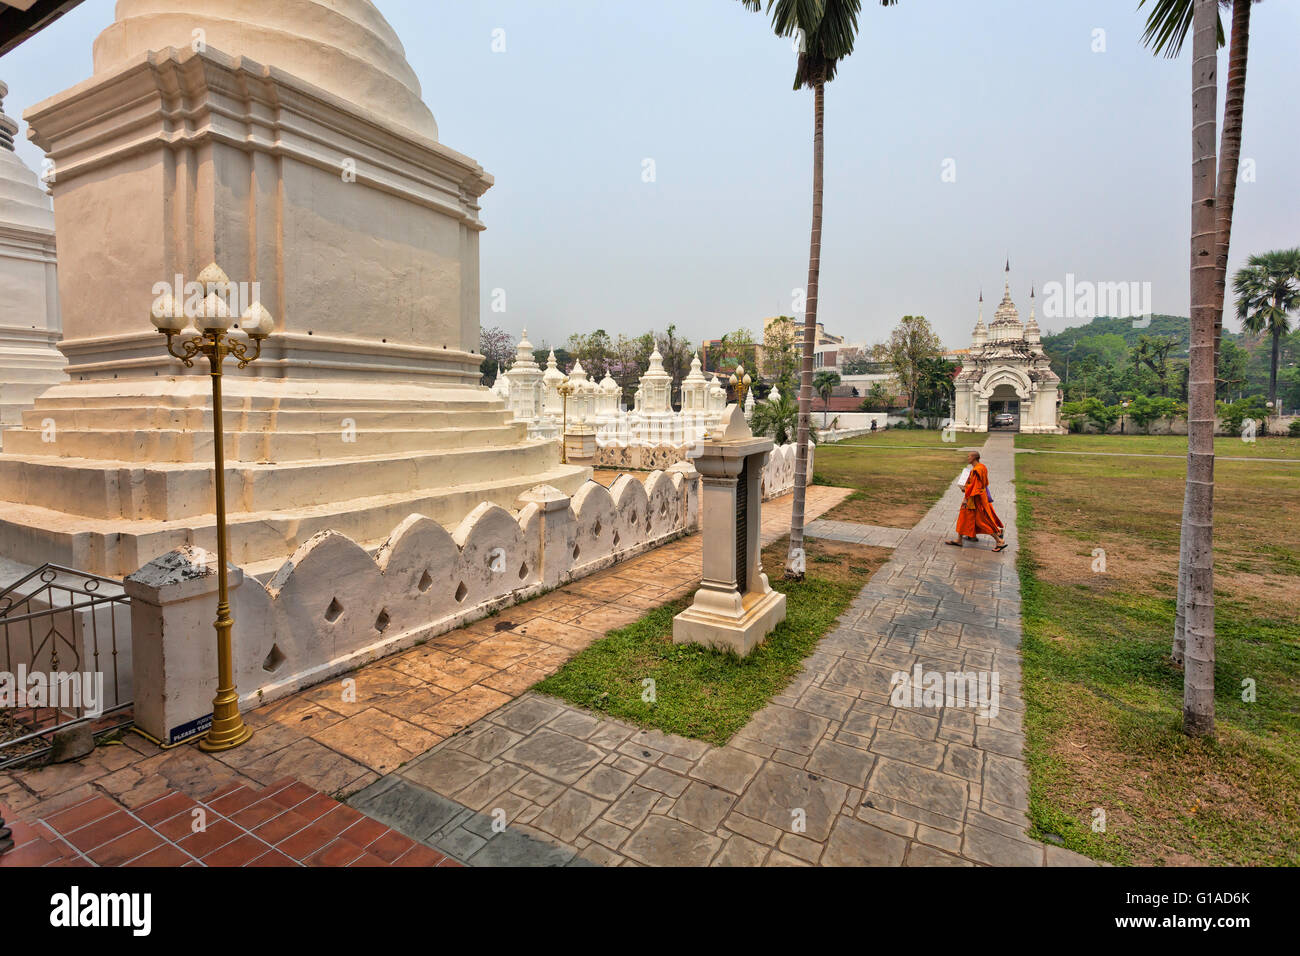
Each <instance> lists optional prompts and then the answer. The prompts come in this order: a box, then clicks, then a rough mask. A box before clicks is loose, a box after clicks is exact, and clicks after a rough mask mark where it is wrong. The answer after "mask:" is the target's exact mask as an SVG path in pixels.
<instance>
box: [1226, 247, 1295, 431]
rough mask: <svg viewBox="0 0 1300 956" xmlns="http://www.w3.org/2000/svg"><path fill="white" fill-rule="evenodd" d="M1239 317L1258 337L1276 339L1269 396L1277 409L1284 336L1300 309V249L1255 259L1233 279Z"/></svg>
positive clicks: (1265, 254)
mask: <svg viewBox="0 0 1300 956" xmlns="http://www.w3.org/2000/svg"><path fill="white" fill-rule="evenodd" d="M1232 289H1233V292H1234V293H1235V294H1236V297H1237V318H1239V319H1241V324H1242V326H1243V327H1244V328H1245V329H1246V330H1247V331H1249V332H1253V333H1254V334H1256V335H1259V334H1261V333H1264V332H1267V333H1268V334H1269V335H1270V336H1271V337H1272V340H1273V342H1272V344H1273V348H1272V353H1271V358H1270V361H1269V373H1268V397H1269V401H1271V402H1272V403H1273V407H1274V408H1277V407H1278V405H1277V369H1278V361H1279V358H1280V355H1281V348H1282V337H1283V336H1285V335H1287V334H1288V333H1290V331H1291V319H1290V313H1292V312H1294V311H1295V310H1296V309H1297V308H1300V248H1297V249H1280V250H1276V251H1274V252H1265V253H1263V254H1261V255H1255V256H1251V257H1250V259H1248V260H1247V262H1246V266H1245V267H1244V268H1242V269H1238V270H1237V274H1236V275H1235V276H1234V277H1233V280H1232Z"/></svg>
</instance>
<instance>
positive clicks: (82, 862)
mask: <svg viewBox="0 0 1300 956" xmlns="http://www.w3.org/2000/svg"><path fill="white" fill-rule="evenodd" d="M45 865H46V866H47V867H50V866H77V867H81V866H94V865H95V864H93V863H91V862H90V861H89V860H87V859H85V858H84V857H80V856H78V857H73V858H71V859H67V860H55V861H54V862H53V863H47V864H45Z"/></svg>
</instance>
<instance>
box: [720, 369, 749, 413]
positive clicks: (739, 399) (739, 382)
mask: <svg viewBox="0 0 1300 956" xmlns="http://www.w3.org/2000/svg"><path fill="white" fill-rule="evenodd" d="M727 381H729V382H730V383H731V387H732V388H734V389H735V390H736V404H737V405H739V406H740V407H741V408H744V407H745V393H746V392H747V391H749V386H751V385H753V384H754V379H753V378H751V377H750V374H749V373H748V372H746V371H745V366H743V365H737V366H736V370H735V371H734V372H732V373H731V377H730V378H728V379H727Z"/></svg>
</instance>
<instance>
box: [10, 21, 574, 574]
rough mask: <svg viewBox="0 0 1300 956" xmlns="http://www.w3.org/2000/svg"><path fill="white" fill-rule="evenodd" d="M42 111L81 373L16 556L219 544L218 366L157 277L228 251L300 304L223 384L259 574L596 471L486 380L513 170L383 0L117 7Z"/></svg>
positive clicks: (31, 440)
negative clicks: (474, 147)
mask: <svg viewBox="0 0 1300 956" xmlns="http://www.w3.org/2000/svg"><path fill="white" fill-rule="evenodd" d="M178 109H179V110H180V112H178ZM26 118H27V120H28V123H29V124H30V126H31V130H32V138H33V140H34V141H35V142H36V144H37V145H38V146H40V147H41V148H42V149H44V150H45V151H46V152H47V153H48V154H50V155H51V156H52V158H53V159H54V162H55V164H56V168H57V173H58V174H57V177H56V179H55V181H54V182H53V184H52V192H53V197H54V216H55V221H56V223H57V226H58V231H59V292H60V300H61V303H62V316H63V326H64V341H63V344H62V346H61V348H62V350H63V353H64V354H65V355H66V356H67V359H68V374H69V376H70V381H69V382H67V383H66V384H62V385H57V386H55V387H54V388H53V389H51V390H50V391H49V392H48V393H46V394H45V395H44V396H43V397H42V398H41V399H40V400H39V401H38V404H37V407H36V410H35V413H34V415H29V416H28V418H27V421H28V423H29V424H28V427H25V428H23V429H21V430H14V431H11V432H10V433H9V434H8V435H7V436H6V439H5V451H4V454H3V455H0V554H3V555H4V556H6V557H9V558H12V559H15V560H18V561H22V562H26V563H29V564H38V563H41V562H43V561H57V562H60V563H63V564H68V565H71V566H74V567H79V568H84V569H86V570H89V571H94V572H99V573H103V574H108V575H122V574H126V573H129V572H131V571H133V570H135V569H136V568H138V567H140V566H141V565H142V564H144V563H145V562H147V561H149V560H150V559H151V558H153V557H155V556H157V555H159V554H162V553H164V552H166V551H169V550H171V549H172V548H175V547H178V546H183V545H194V546H198V547H201V548H207V549H213V548H214V547H215V535H214V530H213V519H212V509H213V499H212V464H211V460H212V451H211V440H212V421H211V399H210V385H209V383H208V380H207V379H208V376H207V374H206V373H205V371H204V369H203V368H202V367H200V364H199V363H196V364H195V367H194V368H193V369H183V368H181V367H180V366H179V365H178V364H177V363H176V362H175V360H173V359H172V358H171V357H170V356H168V355H167V354H166V352H165V350H164V348H163V343H162V342H161V341H160V337H159V336H158V334H157V333H156V332H155V331H154V329H153V327H152V325H151V323H150V321H149V314H150V307H151V303H152V302H153V300H154V299H155V297H157V296H158V295H159V286H160V285H161V286H162V287H163V288H166V287H168V286H172V285H173V284H174V283H175V282H176V277H178V276H179V277H181V282H184V281H186V280H192V279H194V278H196V277H197V276H198V274H199V273H200V271H201V270H202V269H203V268H204V267H205V266H207V265H208V264H209V263H213V262H216V263H218V264H219V265H220V266H221V267H222V268H223V269H224V270H225V272H226V273H227V274H228V275H229V276H230V278H231V279H232V280H233V281H234V282H235V283H246V285H244V286H239V287H238V292H239V293H240V297H241V300H242V299H247V300H248V301H252V300H258V301H261V302H262V303H263V304H264V305H265V306H266V307H267V309H268V310H269V311H270V312H271V314H273V315H274V316H276V319H277V327H276V328H275V330H274V332H273V334H272V335H271V337H270V338H269V339H268V340H267V342H266V343H265V346H264V348H263V350H262V357H261V359H260V360H259V361H258V362H256V363H254V364H253V365H250V366H249V367H248V368H246V369H244V370H236V369H234V368H233V366H231V367H230V368H228V370H227V372H226V376H225V385H224V390H225V395H226V404H225V423H226V435H227V440H226V461H227V475H226V484H227V489H228V496H229V505H230V557H231V560H232V561H233V562H235V563H237V564H240V565H242V566H244V568H245V570H247V571H249V572H250V573H252V574H254V575H258V576H259V577H260V576H262V575H264V574H268V575H269V574H270V573H273V572H274V570H275V568H276V567H277V566H278V564H279V563H280V562H282V561H283V560H284V559H285V558H286V557H287V556H288V555H289V554H290V553H292V552H293V551H294V549H295V548H297V547H298V546H299V545H300V544H302V543H303V542H304V541H306V540H308V539H309V538H311V537H312V535H314V534H316V533H318V532H323V531H326V530H333V531H338V532H340V533H343V534H346V535H348V536H349V537H350V538H351V539H352V540H354V541H356V542H357V543H359V544H360V545H362V546H363V547H365V548H367V549H374V548H377V547H379V546H380V545H381V544H382V542H383V541H384V540H385V538H386V537H387V535H388V534H389V532H390V531H391V529H392V528H393V527H394V526H396V525H397V524H398V523H399V522H401V521H402V520H404V519H405V518H406V517H407V516H408V515H410V514H412V513H419V514H423V515H427V516H429V517H430V518H432V519H433V520H435V521H437V522H440V523H442V524H444V525H454V524H455V523H456V522H459V521H460V520H461V519H462V518H463V517H464V516H465V515H466V514H467V513H469V512H470V511H471V510H473V509H474V508H475V507H476V506H477V505H478V504H479V503H480V502H482V501H484V500H487V501H491V502H495V503H497V504H500V505H503V506H506V507H513V506H514V505H515V503H516V501H517V499H518V496H519V495H520V494H521V493H522V492H524V491H525V490H527V489H529V488H532V487H533V486H535V485H538V484H543V483H544V484H549V485H551V486H553V487H555V488H557V489H559V490H560V491H562V492H564V493H568V494H572V493H573V492H575V491H577V490H578V488H579V487H580V486H581V485H582V483H583V482H585V481H586V480H587V478H588V476H589V475H590V470H589V469H587V468H583V467H578V466H573V465H564V464H561V462H560V459H559V447H558V445H557V444H556V443H554V442H542V441H535V440H531V439H529V438H528V436H527V430H526V427H525V426H524V425H523V424H520V423H517V422H513V421H512V420H511V418H510V415H509V412H508V410H507V409H506V408H505V405H504V404H503V402H502V401H501V399H500V398H499V397H498V396H496V395H494V394H493V393H492V392H491V391H490V390H488V389H486V388H483V387H482V386H481V385H480V384H479V377H480V376H479V365H480V362H481V361H482V357H481V356H480V355H478V354H476V350H477V349H478V347H479V249H478V243H479V233H480V232H481V231H482V230H483V228H484V226H483V223H482V222H481V220H480V218H479V209H480V207H479V197H480V196H482V194H483V193H484V192H485V191H486V190H487V189H488V188H489V187H490V186H491V185H492V178H491V177H490V176H489V175H488V174H487V173H485V172H484V171H483V169H482V167H481V166H479V165H478V163H476V162H474V161H473V160H472V159H470V158H469V157H467V156H464V155H462V154H461V153H458V152H456V151H454V150H452V149H449V148H448V147H446V146H444V145H443V144H442V143H440V142H438V139H437V136H438V129H437V125H436V123H435V122H434V119H433V115H432V114H431V113H430V111H429V109H428V107H427V106H425V105H424V103H423V101H422V100H421V96H420V87H419V83H418V81H417V80H416V77H415V74H414V72H413V71H412V70H411V68H410V66H409V65H408V64H407V62H406V58H405V54H404V51H403V49H402V45H401V43H400V41H399V40H398V38H397V36H396V34H395V33H394V32H393V30H392V28H391V27H390V26H389V25H388V24H387V23H386V22H385V21H384V19H383V17H382V16H381V15H380V14H379V11H378V10H377V9H376V8H375V6H374V4H372V3H370V2H368V0H328V2H326V0H276V2H274V3H266V2H262V0H220V2H218V0H119V2H118V3H117V7H116V21H115V22H114V23H113V24H112V25H111V26H109V27H108V28H107V29H106V30H104V32H103V33H102V34H101V35H100V36H99V38H98V39H97V40H96V41H95V49H94V75H93V76H92V77H91V78H90V79H89V80H87V81H85V82H83V83H81V84H78V85H77V86H75V87H73V88H71V89H69V90H66V91H64V92H63V93H60V94H58V95H56V96H54V97H51V98H50V99H48V100H46V101H44V102H42V103H39V104H37V105H36V106H34V107H32V108H31V109H29V110H28V111H27V113H26ZM247 304H248V303H247V302H242V301H241V303H240V306H239V308H238V309H237V310H232V311H234V314H240V313H241V312H242V311H243V307H244V306H246V305H247ZM44 419H49V420H52V421H53V423H54V426H55V429H56V431H55V434H56V435H57V439H56V440H55V441H53V442H49V441H43V440H42V435H41V433H40V430H39V429H37V428H34V427H32V425H31V423H32V422H34V421H41V420H44Z"/></svg>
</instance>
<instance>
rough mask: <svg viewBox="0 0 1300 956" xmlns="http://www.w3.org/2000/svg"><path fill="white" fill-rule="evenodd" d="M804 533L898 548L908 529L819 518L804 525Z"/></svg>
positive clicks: (874, 545) (878, 546) (875, 546)
mask: <svg viewBox="0 0 1300 956" xmlns="http://www.w3.org/2000/svg"><path fill="white" fill-rule="evenodd" d="M804 534H806V535H807V536H808V537H810V538H827V539H829V540H831V541H845V542H848V543H849V544H864V545H868V546H870V547H874V548H896V547H898V545H899V543H900V542H902V540H903V539H904V538H905V537H907V529H906V528H884V527H881V526H880V525H874V524H858V523H857V522H856V521H835V520H833V519H831V518H819V519H818V520H816V521H809V522H808V523H807V524H806V525H805V526H804Z"/></svg>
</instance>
